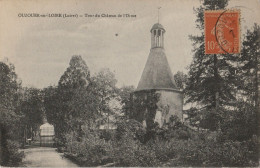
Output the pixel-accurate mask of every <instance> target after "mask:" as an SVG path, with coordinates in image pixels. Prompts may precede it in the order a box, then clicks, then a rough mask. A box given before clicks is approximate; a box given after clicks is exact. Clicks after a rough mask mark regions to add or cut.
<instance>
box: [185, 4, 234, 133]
mask: <svg viewBox="0 0 260 168" xmlns="http://www.w3.org/2000/svg"><path fill="white" fill-rule="evenodd" d="M227 4H228V0H224V1H223V0H216V1H211V0H205V1H204V2H203V6H201V7H199V8H197V9H196V10H195V12H196V15H197V20H196V23H197V28H198V29H199V30H201V31H202V32H201V35H200V36H190V39H191V40H192V41H193V46H194V56H193V61H192V63H191V65H190V67H189V78H188V83H187V87H186V89H185V95H186V96H187V101H186V103H196V104H197V107H199V108H198V109H199V110H198V111H197V112H198V113H201V114H205V112H206V113H212V115H211V114H207V116H210V117H209V118H208V121H209V120H211V121H209V123H215V124H218V123H219V122H221V108H225V107H226V106H230V105H232V102H233V101H234V100H235V86H236V83H237V78H236V75H235V73H234V72H235V70H236V68H237V67H236V66H235V65H234V60H235V59H236V57H237V55H235V54H210V55H205V54H204V49H205V43H204V33H203V29H204V17H203V12H204V10H220V9H225V7H226V6H227ZM201 110H203V112H201ZM205 126H207V124H206V125H205ZM206 128H207V127H206ZM211 128H214V129H216V128H218V126H217V125H215V126H213V127H211Z"/></svg>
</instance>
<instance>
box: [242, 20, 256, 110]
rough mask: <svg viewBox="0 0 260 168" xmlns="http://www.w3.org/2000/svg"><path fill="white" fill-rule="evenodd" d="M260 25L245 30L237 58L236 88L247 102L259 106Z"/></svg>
mask: <svg viewBox="0 0 260 168" xmlns="http://www.w3.org/2000/svg"><path fill="white" fill-rule="evenodd" d="M259 39H260V26H259V25H257V24H255V25H254V26H253V28H252V30H247V32H246V35H245V37H244V41H243V48H242V51H241V56H240V58H239V65H240V69H239V70H238V72H237V74H238V76H239V78H240V79H241V83H240V84H239V85H238V88H239V89H241V90H242V91H243V92H241V93H242V95H243V96H244V97H246V98H247V100H248V102H251V103H252V104H254V105H255V107H256V108H257V106H259V104H258V103H259V100H258V99H259V95H258V85H259V83H260V82H259V76H258V75H257V72H258V71H259V65H260V59H259V55H260V40H259Z"/></svg>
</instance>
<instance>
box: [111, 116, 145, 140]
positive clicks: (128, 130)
mask: <svg viewBox="0 0 260 168" xmlns="http://www.w3.org/2000/svg"><path fill="white" fill-rule="evenodd" d="M145 134H146V130H145V128H144V127H143V125H142V124H141V123H139V122H138V121H136V120H133V119H130V120H125V121H122V122H119V123H117V129H116V138H117V140H120V139H121V138H123V137H128V138H132V139H134V140H139V141H140V142H144V139H145Z"/></svg>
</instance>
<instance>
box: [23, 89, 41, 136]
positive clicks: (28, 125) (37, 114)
mask: <svg viewBox="0 0 260 168" xmlns="http://www.w3.org/2000/svg"><path fill="white" fill-rule="evenodd" d="M23 92H24V93H23V100H22V102H21V107H20V108H21V111H22V113H23V114H24V116H23V118H22V120H23V123H24V126H25V129H26V137H27V136H28V137H31V138H32V139H33V138H34V136H35V133H36V131H37V130H38V127H39V126H40V125H41V124H42V123H43V114H44V106H43V97H42V92H41V90H39V89H36V88H24V89H23Z"/></svg>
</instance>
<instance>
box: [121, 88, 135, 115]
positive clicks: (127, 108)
mask: <svg viewBox="0 0 260 168" xmlns="http://www.w3.org/2000/svg"><path fill="white" fill-rule="evenodd" d="M134 90H135V88H134V86H123V87H121V88H120V89H119V96H120V101H121V104H122V112H123V114H124V116H125V117H126V118H129V117H130V113H131V99H130V97H131V94H132V93H133V92H134Z"/></svg>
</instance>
